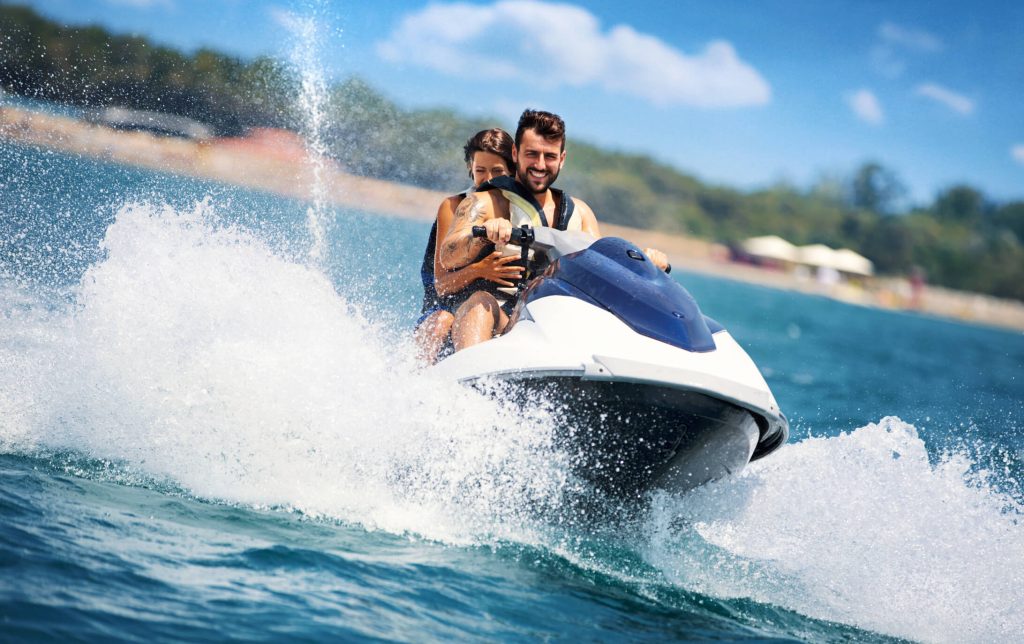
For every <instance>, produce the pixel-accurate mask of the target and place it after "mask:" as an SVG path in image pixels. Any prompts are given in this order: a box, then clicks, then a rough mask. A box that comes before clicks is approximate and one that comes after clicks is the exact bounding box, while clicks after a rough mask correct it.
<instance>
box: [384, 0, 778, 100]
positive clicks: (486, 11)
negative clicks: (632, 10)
mask: <svg viewBox="0 0 1024 644" xmlns="http://www.w3.org/2000/svg"><path fill="white" fill-rule="evenodd" d="M377 53H378V55H380V56H381V57H382V58H384V59H385V60H388V61H391V62H395V63H405V64H410V65H417V66H421V67H426V68H429V69H433V70H436V71H439V72H441V73H444V74H448V75H451V76H458V77H462V78H488V77H489V78H503V79H512V80H520V81H528V82H533V83H535V84H537V85H540V86H544V87H560V86H570V87H584V86H597V87H601V88H603V89H605V90H606V91H610V92H615V93H619V94H626V95H632V96H637V97H640V98H643V99H646V100H648V101H650V102H652V103H655V104H657V105H690V106H696V107H703V108H721V107H740V106H748V105H763V104H766V103H768V102H769V101H770V100H771V87H770V86H769V85H768V83H767V81H765V79H764V78H763V77H762V76H761V75H760V74H759V73H758V72H757V70H756V69H754V68H753V67H752V66H750V65H749V64H748V63H746V62H744V61H743V60H742V59H740V57H739V56H738V55H737V53H736V50H735V49H734V48H733V46H732V45H731V44H730V43H729V42H726V41H721V40H719V41H714V42H711V43H709V44H708V45H707V46H706V47H705V48H704V50H703V51H702V52H700V53H698V54H696V55H688V54H685V53H683V52H681V51H679V50H678V49H676V48H674V47H672V46H671V45H669V44H667V43H666V42H664V41H662V40H660V39H658V38H656V37H654V36H651V35H649V34H644V33H641V32H638V31H636V30H635V29H633V28H632V27H630V26H628V25H617V26H615V27H613V28H611V29H610V30H608V31H602V29H601V25H600V22H599V21H598V19H597V17H595V16H594V15H593V14H592V13H590V12H589V11H587V10H586V9H583V8H581V7H577V6H575V5H571V4H555V3H549V2H541V1H538V0H500V1H499V2H496V3H495V4H492V5H486V6H480V5H470V4H462V3H453V4H432V5H429V6H427V7H426V8H425V9H422V10H421V11H417V12H415V13H411V14H408V15H406V16H405V17H404V18H403V19H402V21H401V22H400V23H399V25H398V26H397V28H395V30H394V31H392V33H391V34H390V35H389V36H388V37H387V39H385V40H383V41H381V42H379V43H377Z"/></svg>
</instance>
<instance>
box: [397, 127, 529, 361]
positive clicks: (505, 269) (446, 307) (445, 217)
mask: <svg viewBox="0 0 1024 644" xmlns="http://www.w3.org/2000/svg"><path fill="white" fill-rule="evenodd" d="M512 144H513V141H512V137H511V136H510V135H509V133H508V132H506V131H505V130H502V129H500V128H493V129H490V130H481V131H480V132H477V133H476V134H475V135H474V136H473V137H472V138H471V139H469V141H467V142H466V145H465V147H463V152H464V153H465V160H466V166H467V168H468V170H469V176H470V178H471V179H472V180H473V188H470V190H473V189H474V188H476V187H477V186H479V185H480V184H481V183H483V182H485V181H490V180H491V179H494V178H495V177H500V176H503V175H510V174H512V167H513V165H514V164H513V162H512ZM468 192H469V191H467V192H463V193H461V194H457V195H452V196H451V197H448V198H447V199H445V200H444V201H442V202H441V205H440V206H438V209H437V220H436V221H435V222H434V226H433V227H432V228H431V229H430V238H429V240H428V241H427V248H426V252H424V254H423V265H422V267H421V268H420V277H421V279H422V280H423V315H421V316H420V319H419V320H418V321H417V323H416V332H415V336H416V343H417V344H418V345H419V347H420V357H421V358H422V359H423V360H424V361H426V362H429V363H434V362H436V361H437V358H438V356H439V355H440V354H441V351H442V350H444V349H446V348H448V349H450V345H449V340H448V338H449V333H450V332H451V328H452V323H453V322H454V321H455V316H454V315H453V314H452V312H453V311H454V310H455V309H456V308H457V307H458V306H459V305H460V304H461V303H462V302H464V301H465V299H466V298H467V297H469V295H470V294H471V293H472V291H473V290H474V289H473V288H472V285H473V283H474V282H476V281H477V280H487V281H490V282H494V283H495V284H498V285H500V286H514V285H515V284H514V281H513V280H515V279H517V278H518V277H519V276H520V274H521V272H522V269H521V268H520V267H519V266H515V265H512V264H511V263H512V262H514V261H516V260H517V259H518V258H517V257H515V256H503V255H502V254H501V253H499V252H497V251H495V252H493V253H491V254H489V255H487V256H485V257H484V258H482V259H480V260H479V261H477V262H474V263H472V264H469V265H467V266H464V267H462V268H460V269H457V270H454V271H449V270H446V269H445V268H443V267H442V266H441V263H440V261H439V259H438V252H437V248H436V247H437V240H438V239H444V238H445V236H446V235H447V234H448V229H449V228H450V227H451V224H452V218H453V215H454V213H455V209H456V208H458V206H459V203H460V202H461V201H462V200H463V199H465V198H466V194H467V193H468Z"/></svg>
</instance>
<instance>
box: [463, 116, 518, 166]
mask: <svg viewBox="0 0 1024 644" xmlns="http://www.w3.org/2000/svg"><path fill="white" fill-rule="evenodd" d="M462 152H463V153H464V154H465V157H466V163H467V164H468V163H472V162H473V155H474V154H475V153H477V152H490V153H491V154H497V155H498V156H499V157H501V159H502V161H504V162H505V165H506V166H507V167H508V169H509V170H510V171H511V170H512V168H514V167H516V164H515V162H513V161H512V137H511V136H509V134H508V132H506V131H505V130H503V129H501V128H500V127H495V128H491V129H490V130H480V131H479V132H477V133H476V134H474V135H473V136H472V137H470V139H469V140H468V141H466V145H464V146H463V147H462ZM469 174H470V176H472V175H473V172H472V170H471V171H470V173H469Z"/></svg>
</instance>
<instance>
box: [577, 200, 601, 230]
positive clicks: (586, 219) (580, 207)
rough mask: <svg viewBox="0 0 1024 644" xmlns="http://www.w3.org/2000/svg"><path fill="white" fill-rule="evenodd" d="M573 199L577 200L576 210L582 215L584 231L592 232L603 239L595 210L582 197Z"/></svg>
mask: <svg viewBox="0 0 1024 644" xmlns="http://www.w3.org/2000/svg"><path fill="white" fill-rule="evenodd" d="M573 201H574V202H575V206H576V212H578V213H579V215H580V227H581V228H582V229H583V232H585V233H590V234H591V235H593V236H594V237H596V238H597V239H601V228H600V226H598V225H597V217H596V216H595V215H594V211H593V210H591V209H590V206H588V205H587V202H585V201H583V200H582V199H576V198H575V197H573Z"/></svg>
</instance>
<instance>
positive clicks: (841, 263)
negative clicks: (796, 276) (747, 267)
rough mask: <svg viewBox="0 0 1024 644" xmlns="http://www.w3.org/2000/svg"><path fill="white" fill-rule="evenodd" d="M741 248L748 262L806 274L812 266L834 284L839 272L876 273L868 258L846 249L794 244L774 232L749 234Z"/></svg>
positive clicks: (851, 274)
mask: <svg viewBox="0 0 1024 644" xmlns="http://www.w3.org/2000/svg"><path fill="white" fill-rule="evenodd" d="M740 248H741V249H742V252H743V254H744V255H745V256H746V257H747V258H748V259H749V261H750V262H751V263H754V264H757V265H760V266H768V267H773V268H781V269H785V270H793V271H797V272H799V271H804V272H805V273H806V272H807V270H808V269H811V270H813V271H814V272H815V274H816V275H818V276H819V277H820V278H821V279H822V280H823V281H826V282H828V283H835V282H836V281H837V280H838V278H839V276H840V275H841V276H844V277H847V278H859V277H870V276H872V275H874V273H875V267H874V264H872V263H871V260H869V259H868V258H866V257H864V256H863V255H860V254H858V253H855V252H854V251H852V250H850V249H848V248H843V249H842V250H835V249H832V248H829V247H828V246H826V245H824V244H810V245H808V246H794V245H793V244H791V243H789V242H788V241H786V240H785V239H782V238H781V237H777V236H775V235H767V236H764V237H751V238H750V239H747V240H746V241H744V242H743V243H742V244H740Z"/></svg>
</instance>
